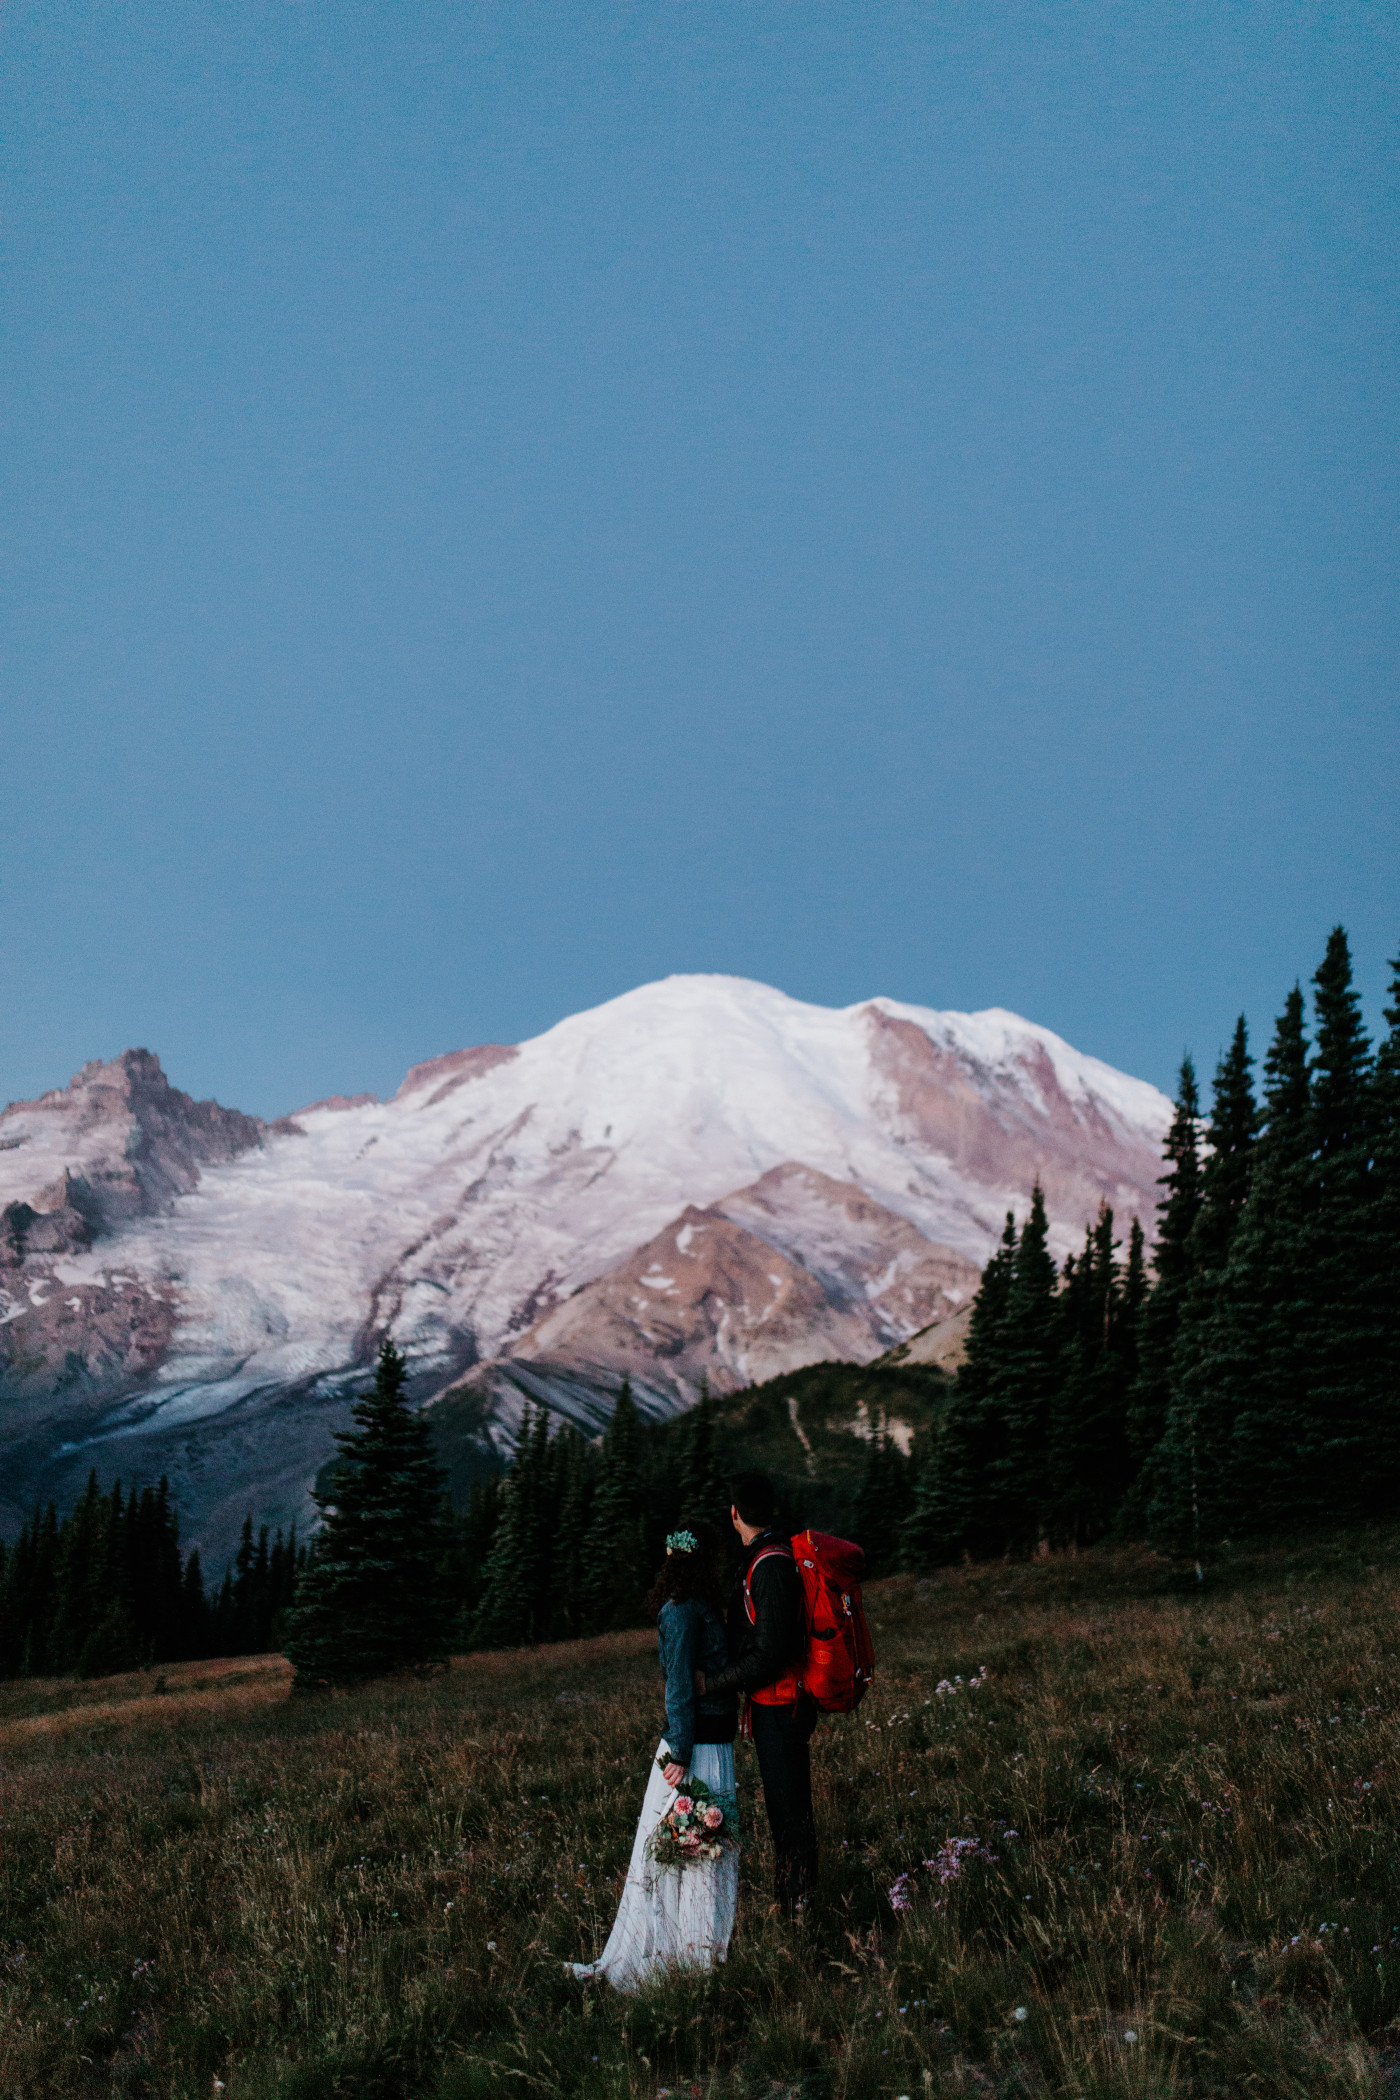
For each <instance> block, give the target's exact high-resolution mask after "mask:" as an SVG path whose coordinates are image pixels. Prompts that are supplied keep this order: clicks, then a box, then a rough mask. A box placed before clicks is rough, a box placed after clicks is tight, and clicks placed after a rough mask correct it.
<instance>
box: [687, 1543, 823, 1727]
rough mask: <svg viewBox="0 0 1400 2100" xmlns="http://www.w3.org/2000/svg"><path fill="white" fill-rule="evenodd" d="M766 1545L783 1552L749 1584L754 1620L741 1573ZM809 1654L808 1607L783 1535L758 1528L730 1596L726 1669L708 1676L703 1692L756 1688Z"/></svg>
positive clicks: (768, 1563) (797, 1663)
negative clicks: (729, 1660) (746, 1599)
mask: <svg viewBox="0 0 1400 2100" xmlns="http://www.w3.org/2000/svg"><path fill="white" fill-rule="evenodd" d="M770 1546H781V1547H782V1548H783V1551H782V1554H781V1555H779V1554H776V1553H774V1554H771V1555H770V1556H769V1558H768V1559H767V1560H765V1561H764V1563H763V1565H762V1566H761V1567H759V1568H755V1569H754V1575H753V1582H752V1584H751V1585H750V1588H751V1591H752V1595H753V1608H754V1623H753V1625H752V1626H751V1625H750V1624H749V1615H748V1612H747V1611H746V1609H745V1607H744V1577H745V1575H746V1574H747V1573H748V1570H749V1567H750V1566H751V1564H752V1563H753V1562H754V1561H755V1560H757V1558H758V1556H759V1554H760V1553H763V1552H765V1551H766V1550H767V1548H768V1547H770ZM806 1652H807V1610H806V1605H805V1603H804V1601H803V1595H802V1578H801V1576H800V1575H799V1574H798V1572H797V1563H796V1561H795V1560H794V1559H793V1557H792V1553H791V1551H790V1549H789V1542H788V1539H787V1537H786V1534H785V1533H783V1532H781V1531H761V1532H760V1533H759V1535H758V1537H757V1538H756V1539H755V1540H754V1542H753V1544H752V1545H751V1546H750V1547H749V1548H748V1550H747V1552H746V1553H745V1555H744V1558H743V1560H742V1561H741V1562H740V1563H739V1573H738V1576H737V1578H736V1580H735V1584H734V1588H733V1591H732V1592H731V1594H730V1599H729V1653H730V1655H731V1656H732V1657H733V1660H732V1661H731V1662H730V1664H729V1666H728V1668H727V1669H724V1670H720V1671H719V1672H718V1673H717V1674H716V1675H715V1676H713V1677H711V1676H709V1675H708V1674H707V1676H706V1678H705V1690H706V1692H707V1693H715V1692H759V1691H762V1689H763V1687H764V1686H765V1685H769V1684H774V1683H776V1682H777V1680H778V1678H780V1677H781V1676H783V1674H784V1673H785V1672H786V1671H787V1670H789V1669H790V1668H792V1667H794V1666H798V1667H800V1665H801V1662H802V1658H803V1656H804V1655H805V1654H806Z"/></svg>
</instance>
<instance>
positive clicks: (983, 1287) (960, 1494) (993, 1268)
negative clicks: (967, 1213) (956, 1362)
mask: <svg viewBox="0 0 1400 2100" xmlns="http://www.w3.org/2000/svg"><path fill="white" fill-rule="evenodd" d="M1015 1260H1016V1220H1015V1218H1014V1217H1013V1215H1012V1214H1011V1212H1010V1211H1008V1212H1007V1214H1006V1226H1005V1230H1004V1231H1003V1233H1002V1236H1001V1242H1000V1245H999V1246H998V1247H997V1250H996V1252H995V1254H993V1255H992V1257H991V1259H990V1261H989V1262H988V1263H987V1266H986V1268H985V1269H984V1270H983V1271H982V1280H981V1282H980V1283H979V1284H978V1287H977V1294H976V1296H975V1297H974V1299H973V1301H972V1313H971V1318H970V1321H969V1324H968V1335H967V1354H966V1356H965V1357H964V1358H963V1361H962V1364H961V1365H960V1366H959V1369H958V1374H957V1378H956V1380H955V1381H954V1384H953V1390H952V1392H951V1393H950V1394H949V1396H948V1402H947V1405H946V1407H945V1408H944V1410H943V1414H942V1416H941V1418H940V1420H939V1421H938V1423H937V1424H936V1426H935V1428H934V1429H933V1431H932V1432H931V1433H930V1434H929V1435H927V1436H926V1437H925V1438H924V1440H923V1443H922V1447H921V1449H920V1451H919V1456H918V1467H917V1474H918V1484H917V1487H916V1489H915V1494H914V1506H913V1508H912V1509H911V1511H910V1513H909V1515H908V1517H907V1518H906V1519H905V1522H904V1525H903V1529H902V1535H901V1545H902V1554H903V1560H904V1565H905V1566H906V1567H909V1568H914V1569H920V1568H931V1567H939V1566H942V1565H943V1564H945V1563H946V1562H948V1561H954V1560H957V1559H959V1558H960V1557H961V1556H962V1555H963V1554H965V1553H967V1554H974V1555H980V1554H982V1553H984V1552H988V1551H991V1550H992V1548H991V1546H990V1543H989V1541H990V1533H989V1531H988V1527H987V1524H986V1503H987V1479H988V1467H989V1466H990V1464H991V1460H992V1457H993V1454H994V1450H995V1435H996V1431H995V1425H994V1424H993V1423H992V1422H991V1420H990V1418H989V1416H988V1412H987V1408H988V1398H989V1395H990V1393H991V1389H992V1384H993V1381H994V1380H995V1378H996V1376H997V1372H998V1368H999V1365H1000V1361H1001V1347H1002V1330H1003V1325H1004V1322H1005V1318H1006V1306H1007V1300H1008V1298H1009V1296H1010V1293H1011V1276H1012V1269H1013V1266H1014V1264H1015Z"/></svg>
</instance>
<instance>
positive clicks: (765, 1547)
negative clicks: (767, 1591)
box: [745, 1533, 797, 1583]
mask: <svg viewBox="0 0 1400 2100" xmlns="http://www.w3.org/2000/svg"><path fill="white" fill-rule="evenodd" d="M788 1568H790V1569H791V1570H792V1572H793V1574H794V1575H795V1574H796V1573H797V1562H796V1560H795V1559H794V1557H793V1551H792V1547H791V1545H790V1544H789V1543H788V1541H787V1539H785V1538H784V1537H783V1536H782V1535H781V1534H780V1533H779V1534H776V1535H775V1536H774V1537H773V1538H770V1539H764V1540H763V1541H762V1543H761V1544H760V1545H759V1547H758V1549H757V1551H756V1552H755V1553H754V1556H753V1558H752V1560H751V1561H750V1562H749V1565H748V1568H747V1570H746V1571H745V1572H746V1579H747V1580H748V1581H749V1582H750V1583H752V1582H757V1581H759V1580H764V1581H769V1582H772V1581H777V1582H783V1581H785V1580H786V1573H785V1570H786V1569H788Z"/></svg>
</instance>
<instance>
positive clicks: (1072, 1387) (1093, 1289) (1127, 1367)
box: [1049, 1204, 1145, 1545]
mask: <svg viewBox="0 0 1400 2100" xmlns="http://www.w3.org/2000/svg"><path fill="white" fill-rule="evenodd" d="M1133 1226H1134V1235H1133V1242H1132V1252H1131V1254H1130V1256H1129V1268H1130V1276H1129V1278H1128V1280H1127V1282H1125V1281H1124V1279H1123V1278H1122V1276H1121V1273H1120V1269H1119V1264H1118V1261H1117V1259H1116V1249H1117V1246H1118V1242H1117V1241H1116V1240H1115V1239H1114V1237H1113V1212H1112V1211H1111V1210H1110V1209H1109V1208H1108V1205H1107V1204H1101V1205H1100V1208H1099V1215H1098V1219H1097V1221H1096V1222H1095V1224H1094V1225H1093V1227H1092V1228H1091V1229H1090V1231H1089V1232H1088V1233H1086V1235H1085V1241H1084V1252H1083V1254H1082V1255H1081V1257H1080V1258H1079V1260H1078V1261H1077V1262H1076V1261H1074V1260H1073V1258H1071V1259H1070V1260H1069V1261H1067V1262H1066V1264H1065V1278H1064V1283H1063V1286H1062V1288H1061V1291H1060V1295H1059V1299H1058V1303H1057V1308H1056V1310H1057V1312H1058V1316H1059V1323H1060V1329H1061V1341H1060V1346H1059V1376H1058V1380H1057V1382H1056V1385H1055V1388H1054V1390H1053V1393H1052V1397H1051V1406H1050V1432H1049V1434H1050V1531H1051V1536H1052V1537H1053V1538H1055V1539H1056V1540H1057V1541H1059V1542H1061V1543H1067V1544H1072V1545H1086V1544H1088V1543H1089V1542H1090V1541H1091V1540H1093V1539H1096V1538H1101V1537H1102V1536H1103V1534H1104V1533H1105V1532H1106V1531H1107V1530H1108V1528H1109V1526H1110V1524H1111V1523H1112V1521H1113V1518H1114V1516H1115V1514H1116V1513H1117V1510H1118V1507H1119V1504H1120V1502H1121V1501H1122V1497H1123V1493H1124V1490H1125V1489H1126V1487H1127V1485H1128V1481H1129V1478H1130V1473H1131V1461H1130V1457H1129V1450H1128V1425H1127V1398H1128V1390H1129V1388H1130V1386H1131V1384H1132V1381H1133V1377H1134V1375H1135V1373H1136V1369H1137V1320H1138V1315H1139V1312H1140V1309H1141V1302H1142V1293H1143V1289H1144V1284H1145V1278H1144V1275H1143V1251H1142V1228H1141V1227H1140V1226H1139V1225H1138V1222H1137V1220H1136V1218H1135V1219H1134V1220H1133ZM1130 1293H1131V1295H1130Z"/></svg>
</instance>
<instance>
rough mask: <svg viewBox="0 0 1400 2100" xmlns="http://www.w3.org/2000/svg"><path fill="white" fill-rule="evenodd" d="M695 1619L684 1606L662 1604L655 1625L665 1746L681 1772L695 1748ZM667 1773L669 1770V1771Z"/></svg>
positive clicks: (691, 1612)
mask: <svg viewBox="0 0 1400 2100" xmlns="http://www.w3.org/2000/svg"><path fill="white" fill-rule="evenodd" d="M695 1631H696V1616H695V1613H694V1612H693V1611H692V1610H690V1609H688V1608H687V1607H685V1606H683V1605H677V1604H663V1605H662V1607H661V1616H660V1618H659V1619H658V1621H657V1632H658V1634H659V1636H660V1640H661V1667H662V1668H663V1670H664V1671H665V1672H666V1742H667V1745H668V1747H669V1749H670V1752H671V1761H672V1764H676V1765H679V1766H680V1767H681V1769H682V1771H684V1769H685V1767H686V1766H687V1765H688V1764H689V1763H690V1754H691V1751H692V1750H693V1749H694V1747H695V1674H694V1673H695V1660H696V1645H697V1644H696V1639H695ZM668 1769H669V1768H668Z"/></svg>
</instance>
